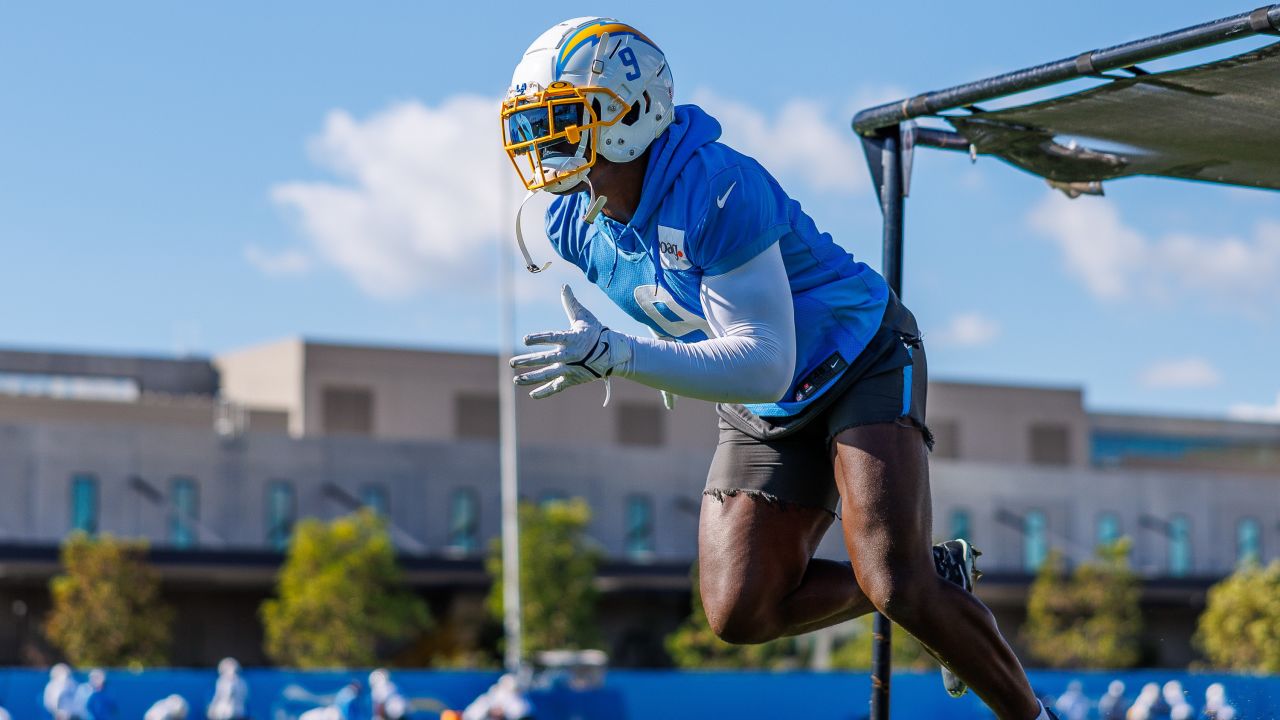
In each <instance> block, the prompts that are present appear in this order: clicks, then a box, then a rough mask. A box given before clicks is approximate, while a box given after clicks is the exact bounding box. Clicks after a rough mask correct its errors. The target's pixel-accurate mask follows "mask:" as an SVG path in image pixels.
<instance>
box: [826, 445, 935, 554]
mask: <svg viewBox="0 0 1280 720" xmlns="http://www.w3.org/2000/svg"><path fill="white" fill-rule="evenodd" d="M832 458H833V463H834V465H835V476H836V484H837V485H838V486H839V488H840V497H841V503H842V505H841V508H842V525H843V529H844V535H845V544H846V546H847V547H848V549H849V553H850V559H851V560H852V561H853V565H854V571H855V573H856V574H858V576H859V577H865V576H867V575H869V574H873V573H877V574H878V573H880V572H883V571H884V570H886V569H888V568H898V569H904V568H910V567H913V566H915V565H917V564H925V563H931V560H929V558H930V555H929V548H930V546H931V544H932V533H933V527H932V522H933V516H932V507H931V498H930V494H929V465H928V451H927V450H926V446H925V442H924V436H923V434H922V433H921V430H920V429H919V428H917V427H915V426H913V425H912V424H909V423H899V422H890V423H878V424H875V425H865V426H861V427H855V428H850V429H848V430H845V431H843V432H841V433H840V434H839V435H837V436H836V438H835V442H834V443H833V444H832Z"/></svg>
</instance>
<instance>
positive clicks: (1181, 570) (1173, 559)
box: [1169, 515, 1191, 577]
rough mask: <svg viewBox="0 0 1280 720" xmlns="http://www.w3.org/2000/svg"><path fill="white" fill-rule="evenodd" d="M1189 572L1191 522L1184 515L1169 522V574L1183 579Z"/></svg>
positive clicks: (1177, 516)
mask: <svg viewBox="0 0 1280 720" xmlns="http://www.w3.org/2000/svg"><path fill="white" fill-rule="evenodd" d="M1190 572H1191V521H1190V520H1188V519H1187V516H1186V515H1174V516H1173V518H1171V519H1170V520H1169V574H1170V575H1172V576H1174V577H1184V576H1186V575H1188V574H1189V573H1190Z"/></svg>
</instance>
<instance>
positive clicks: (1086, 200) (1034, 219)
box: [1028, 193, 1280, 300]
mask: <svg viewBox="0 0 1280 720" xmlns="http://www.w3.org/2000/svg"><path fill="white" fill-rule="evenodd" d="M1028 221H1029V223H1030V225H1031V227H1032V228H1033V229H1034V230H1036V231H1038V232H1040V233H1042V234H1044V235H1046V236H1048V237H1049V238H1051V239H1052V240H1053V241H1054V242H1055V243H1056V244H1057V245H1058V247H1059V249H1060V250H1061V252H1062V255H1063V258H1064V260H1065V262H1066V265H1067V269H1068V270H1069V271H1070V272H1071V273H1072V274H1074V275H1076V276H1077V277H1079V278H1080V279H1081V280H1082V281H1083V282H1084V284H1085V286H1086V287H1087V288H1088V289H1089V291H1090V292H1091V293H1093V295H1094V296H1096V297H1098V298H1101V299H1104V300H1124V299H1131V298H1134V297H1163V296H1167V295H1169V294H1178V293H1193V292H1206V291H1207V292H1213V293H1215V294H1218V295H1220V296H1235V297H1237V298H1249V297H1257V296H1258V295H1262V294H1267V293H1274V292H1275V289H1276V287H1277V284H1278V283H1280V222H1275V221H1263V222H1260V223H1258V225H1257V226H1256V228H1255V229H1254V233H1253V238H1252V239H1250V240H1245V239H1241V238H1238V237H1232V236H1225V237H1200V236H1196V235H1191V234H1186V233H1176V234H1170V235H1167V236H1165V237H1162V238H1157V239H1153V238H1149V237H1146V236H1144V235H1143V234H1142V233H1141V232H1139V231H1138V230H1136V229H1134V228H1132V227H1130V226H1128V225H1126V224H1125V223H1124V221H1123V219H1122V218H1121V217H1120V213H1119V211H1118V210H1117V209H1116V206H1115V205H1114V204H1112V203H1111V202H1110V201H1109V200H1106V199H1104V198H1092V197H1082V198H1079V199H1077V200H1068V199H1067V198H1065V197H1063V196H1062V195H1060V194H1058V193H1052V194H1050V195H1047V196H1046V197H1045V199H1044V200H1043V201H1041V202H1040V203H1039V204H1038V205H1037V206H1036V207H1035V208H1034V209H1033V210H1032V211H1031V214H1030V215H1029V217H1028Z"/></svg>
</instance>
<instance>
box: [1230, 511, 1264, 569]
mask: <svg viewBox="0 0 1280 720" xmlns="http://www.w3.org/2000/svg"><path fill="white" fill-rule="evenodd" d="M1236 562H1238V563H1244V562H1262V525H1260V524H1259V523H1258V521H1257V520H1255V519H1254V518H1240V520H1239V521H1237V522H1236Z"/></svg>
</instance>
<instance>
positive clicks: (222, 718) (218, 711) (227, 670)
mask: <svg viewBox="0 0 1280 720" xmlns="http://www.w3.org/2000/svg"><path fill="white" fill-rule="evenodd" d="M248 702H249V686H248V684H247V683H245V681H244V678H242V677H240V663H239V662H237V661H236V659H235V658H223V659H222V661H221V662H219V663H218V682H217V684H216V685H215V686H214V688H213V700H212V701H210V702H209V709H208V711H207V712H206V713H205V717H207V718H208V719H209V720H245V718H247V717H248V711H247V710H246V708H245V706H246V705H247V704H248Z"/></svg>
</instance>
